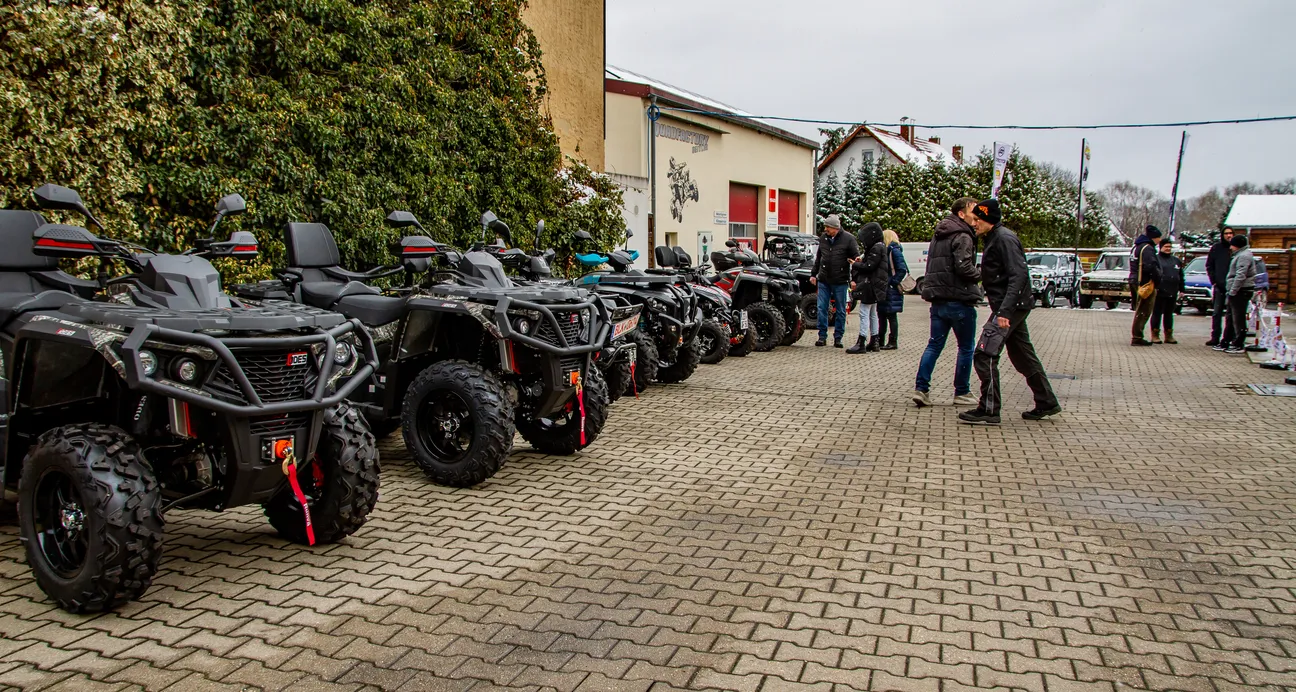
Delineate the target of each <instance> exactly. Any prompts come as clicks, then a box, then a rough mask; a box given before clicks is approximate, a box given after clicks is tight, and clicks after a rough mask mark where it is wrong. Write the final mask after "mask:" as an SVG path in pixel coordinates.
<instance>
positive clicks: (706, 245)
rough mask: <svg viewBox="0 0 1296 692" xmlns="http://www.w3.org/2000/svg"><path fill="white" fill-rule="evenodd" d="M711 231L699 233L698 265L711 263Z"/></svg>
mask: <svg viewBox="0 0 1296 692" xmlns="http://www.w3.org/2000/svg"><path fill="white" fill-rule="evenodd" d="M711 241H712V235H711V231H698V246H697V249H698V254H697V264H701V263H702V262H709V261H711V260H710V259H709V258H710V257H711Z"/></svg>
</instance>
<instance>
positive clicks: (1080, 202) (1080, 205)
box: [1075, 138, 1089, 257]
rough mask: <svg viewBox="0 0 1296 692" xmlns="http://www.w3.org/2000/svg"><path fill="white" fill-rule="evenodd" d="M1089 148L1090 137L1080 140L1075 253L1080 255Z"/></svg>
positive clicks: (1077, 255)
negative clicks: (1086, 161) (1086, 160)
mask: <svg viewBox="0 0 1296 692" xmlns="http://www.w3.org/2000/svg"><path fill="white" fill-rule="evenodd" d="M1088 148H1089V144H1088V139H1085V138H1082V139H1081V140H1080V184H1079V185H1077V186H1076V189H1077V193H1076V232H1075V254H1076V257H1079V256H1080V229H1082V228H1084V184H1085V177H1086V176H1085V151H1086V150H1087V149H1088Z"/></svg>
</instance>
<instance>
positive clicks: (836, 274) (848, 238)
mask: <svg viewBox="0 0 1296 692" xmlns="http://www.w3.org/2000/svg"><path fill="white" fill-rule="evenodd" d="M856 257H859V243H857V242H856V241H855V236H854V235H851V234H850V233H842V230H841V219H840V218H839V217H838V216H837V215H836V214H830V215H829V216H828V218H826V219H824V232H823V235H822V236H819V252H817V253H815V261H814V268H812V269H811V270H810V283H812V284H814V285H816V286H818V287H819V304H818V305H816V306H815V309H816V310H817V311H818V313H819V340H818V341H816V342H815V346H823V345H825V344H827V343H828V302H829V301H830V300H832V301H836V303H837V312H836V314H835V315H834V320H833V322H834V324H833V346H835V347H837V348H841V347H842V337H843V336H845V335H846V294H847V293H848V292H849V290H850V266H851V260H853V259H855V258H856Z"/></svg>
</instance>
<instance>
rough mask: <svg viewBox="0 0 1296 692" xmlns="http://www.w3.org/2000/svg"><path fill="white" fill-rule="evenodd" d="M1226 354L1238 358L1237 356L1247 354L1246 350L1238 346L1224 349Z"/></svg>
mask: <svg viewBox="0 0 1296 692" xmlns="http://www.w3.org/2000/svg"><path fill="white" fill-rule="evenodd" d="M1224 352H1225V353H1227V354H1229V355H1230V356H1236V355H1240V354H1243V353H1246V349H1245V348H1238V347H1237V346H1229V347H1228V348H1226V349H1224Z"/></svg>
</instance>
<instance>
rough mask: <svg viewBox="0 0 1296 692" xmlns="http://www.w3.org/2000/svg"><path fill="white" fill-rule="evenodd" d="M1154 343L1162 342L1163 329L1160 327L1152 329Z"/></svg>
mask: <svg viewBox="0 0 1296 692" xmlns="http://www.w3.org/2000/svg"><path fill="white" fill-rule="evenodd" d="M1152 343H1154V344H1159V343H1161V330H1160V329H1153V330H1152Z"/></svg>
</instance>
